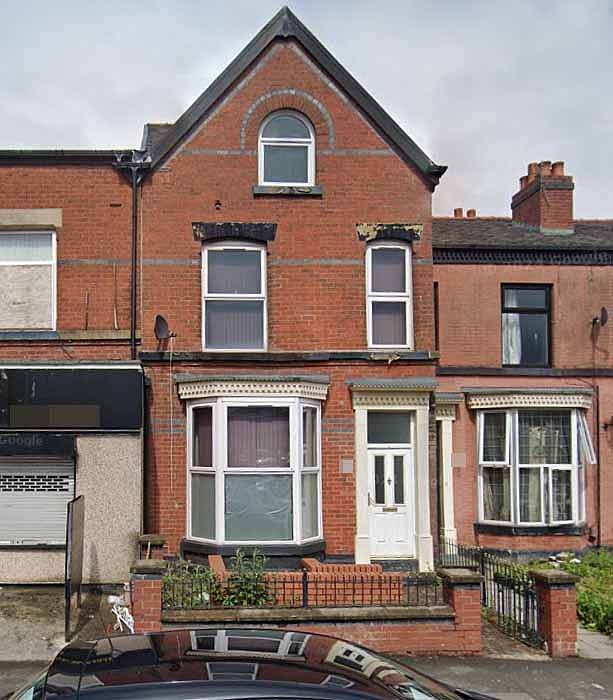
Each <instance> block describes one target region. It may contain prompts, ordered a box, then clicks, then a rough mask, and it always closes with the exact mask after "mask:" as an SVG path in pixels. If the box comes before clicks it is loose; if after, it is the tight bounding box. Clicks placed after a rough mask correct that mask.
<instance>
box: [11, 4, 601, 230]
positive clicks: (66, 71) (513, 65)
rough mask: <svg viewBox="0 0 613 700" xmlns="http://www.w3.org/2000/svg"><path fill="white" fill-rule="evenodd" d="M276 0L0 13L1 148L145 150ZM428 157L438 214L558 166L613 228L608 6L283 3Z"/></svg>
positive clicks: (580, 213)
mask: <svg viewBox="0 0 613 700" xmlns="http://www.w3.org/2000/svg"><path fill="white" fill-rule="evenodd" d="M281 4H282V2H280V1H279V0H259V2H254V1H253V0H226V1H225V2H214V1H213V0H204V1H201V2H196V1H193V0H192V1H190V0H176V1H175V2H171V1H170V0H169V1H167V2H162V1H158V2H152V1H151V0H148V2H136V1H135V0H133V1H130V2H127V1H123V2H120V1H116V0H105V2H97V3H94V2H90V1H89V0H85V1H84V0H81V1H75V2H66V1H64V2H62V1H57V2H53V3H49V2H32V1H28V0H24V1H22V2H14V1H13V0H1V2H0V26H2V27H3V32H2V33H3V41H2V43H1V44H0V134H1V135H0V148H35V147H45V148H56V147H60V148H67V147H71V146H72V147H75V146H80V147H92V148H108V147H115V146H127V147H133V146H137V145H138V144H139V143H140V137H141V130H142V125H143V123H144V122H145V121H174V120H175V119H176V118H177V117H178V116H179V114H180V113H181V112H182V111H183V110H184V109H185V108H186V107H187V106H188V105H189V104H190V103H191V102H192V101H193V100H194V99H195V98H196V97H197V96H198V95H199V94H200V93H201V92H202V91H203V90H204V89H205V88H206V87H207V85H208V84H209V83H210V82H211V80H212V79H213V78H214V77H215V76H216V75H217V74H218V73H219V72H220V71H221V70H222V69H223V68H224V67H225V66H226V65H227V64H228V63H229V61H230V60H231V59H232V58H233V57H234V56H235V55H236V53H238V51H240V49H241V48H242V47H243V46H244V45H245V44H246V43H247V42H248V41H249V39H251V38H252V36H253V35H254V34H255V33H256V32H257V31H258V30H259V29H260V28H261V27H262V26H263V25H264V24H265V23H266V22H267V21H268V20H269V19H270V17H271V16H272V15H273V14H274V13H275V12H276V11H277V10H278V9H279V7H280V6H281ZM289 5H290V7H291V9H292V10H293V11H294V12H295V13H296V14H297V15H298V16H299V17H300V19H302V21H303V22H305V24H307V26H308V27H309V28H310V29H311V30H312V31H313V32H314V33H315V34H316V35H317V36H318V38H319V39H320V40H321V41H322V42H323V43H324V44H325V45H326V46H327V48H328V49H330V51H332V53H333V54H334V55H335V56H336V58H337V59H338V60H339V61H340V62H341V63H342V64H343V65H344V66H345V67H346V68H347V69H348V70H349V71H351V72H352V73H353V75H354V76H355V77H356V78H357V79H358V80H359V81H360V82H361V83H362V84H363V85H364V87H365V88H366V89H367V90H369V92H370V93H371V94H372V95H373V96H374V97H375V98H376V99H377V100H378V101H379V102H380V103H381V104H382V106H383V107H384V108H385V109H387V110H388V111H389V113H390V114H391V115H392V116H393V117H394V118H395V119H396V120H397V121H398V122H399V123H400V125H401V126H402V127H403V128H404V129H405V130H406V131H407V132H408V133H409V134H410V135H411V137H412V138H413V139H414V140H415V141H417V143H419V144H420V146H421V147H422V148H423V149H424V150H425V151H426V152H427V153H428V155H429V156H430V157H431V158H433V159H434V160H435V161H437V162H439V163H443V164H446V165H448V166H449V171H448V173H447V174H446V175H445V176H444V177H443V180H442V184H441V185H440V186H439V188H438V189H437V191H436V194H435V199H434V209H435V213H436V214H440V215H446V214H450V213H451V210H452V208H453V207H454V206H463V207H465V208H468V207H475V208H476V209H477V211H478V213H479V214H482V215H508V213H509V211H510V210H509V202H510V197H511V194H512V193H513V192H514V191H515V190H516V189H517V180H518V178H519V176H520V175H522V174H524V172H525V168H526V166H527V164H528V162H529V161H531V160H545V159H547V160H565V161H566V163H567V172H569V173H570V174H572V175H574V176H575V181H576V191H575V214H576V216H577V217H582V218H591V217H601V218H602V217H609V218H613V202H612V197H611V194H612V190H613V90H612V87H613V60H612V53H611V46H612V44H613V39H612V38H613V1H609V0H581V1H580V2H577V1H576V0H574V1H571V2H555V0H550V1H549V2H542V1H540V0H534V1H531V2H527V1H518V0H513V1H511V0H507V1H506V2H503V1H501V2H495V1H492V0H490V1H484V2H460V1H459V0H456V1H453V0H446V1H443V0H440V1H438V2H434V1H432V0H430V1H423V2H411V1H410V0H378V1H377V2H374V1H373V0H369V1H367V0H353V1H349V0H293V1H292V2H290V3H289Z"/></svg>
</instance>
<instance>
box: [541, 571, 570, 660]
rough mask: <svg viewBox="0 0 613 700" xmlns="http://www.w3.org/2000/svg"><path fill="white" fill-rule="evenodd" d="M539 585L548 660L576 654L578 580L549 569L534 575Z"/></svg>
mask: <svg viewBox="0 0 613 700" xmlns="http://www.w3.org/2000/svg"><path fill="white" fill-rule="evenodd" d="M530 574H531V575H532V576H533V577H534V580H535V582H536V595H537V602H538V609H539V632H540V634H541V636H542V637H543V639H544V640H545V642H546V644H547V653H548V654H549V656H553V657H562V656H575V655H576V654H577V588H576V582H577V581H578V580H579V579H578V577H577V576H573V575H572V574H568V573H566V571H560V570H559V569H547V570H544V571H531V572H530Z"/></svg>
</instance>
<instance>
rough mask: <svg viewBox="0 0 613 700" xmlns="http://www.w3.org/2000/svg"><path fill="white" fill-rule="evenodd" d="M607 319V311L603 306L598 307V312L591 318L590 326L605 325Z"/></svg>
mask: <svg viewBox="0 0 613 700" xmlns="http://www.w3.org/2000/svg"><path fill="white" fill-rule="evenodd" d="M608 320H609V312H608V311H607V309H606V308H605V307H604V306H603V307H602V308H601V309H600V313H599V314H598V316H594V318H593V319H592V326H600V327H601V328H602V327H603V326H606V325H607V321H608Z"/></svg>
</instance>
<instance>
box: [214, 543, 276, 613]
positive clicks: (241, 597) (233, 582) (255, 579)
mask: <svg viewBox="0 0 613 700" xmlns="http://www.w3.org/2000/svg"><path fill="white" fill-rule="evenodd" d="M265 566H266V557H264V556H263V555H262V554H259V553H258V552H257V550H254V551H253V553H252V555H251V556H246V555H245V554H244V553H243V552H242V551H241V550H240V549H237V550H236V556H235V557H234V558H233V559H232V570H231V572H230V575H229V576H228V585H227V588H226V591H225V596H224V600H223V604H224V606H226V607H229V608H232V607H237V606H248V607H259V606H262V605H268V604H270V603H272V602H273V601H272V599H271V596H270V594H269V592H268V587H267V585H266V573H265Z"/></svg>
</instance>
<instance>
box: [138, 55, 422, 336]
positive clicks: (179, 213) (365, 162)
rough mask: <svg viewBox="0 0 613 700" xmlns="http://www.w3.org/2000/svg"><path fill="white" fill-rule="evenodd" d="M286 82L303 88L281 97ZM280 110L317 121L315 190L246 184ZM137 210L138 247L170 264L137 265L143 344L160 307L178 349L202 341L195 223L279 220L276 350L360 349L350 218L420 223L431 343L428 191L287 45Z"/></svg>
mask: <svg viewBox="0 0 613 700" xmlns="http://www.w3.org/2000/svg"><path fill="white" fill-rule="evenodd" d="M288 89H293V90H295V91H297V92H298V93H300V94H302V93H306V94H308V95H309V96H310V97H309V98H301V97H296V96H292V95H284V96H282V97H279V96H278V94H277V93H278V91H284V90H288ZM267 96H270V97H269V98H267ZM311 98H312V99H311ZM258 100H262V102H258ZM314 102H317V103H319V105H320V108H318V107H316V106H315V105H314ZM281 107H288V108H297V109H300V110H301V111H303V112H304V113H306V114H307V115H308V116H309V117H310V118H311V120H312V121H313V123H314V127H315V131H316V144H317V165H316V171H317V177H316V183H317V184H318V185H321V186H322V187H323V189H324V194H323V196H322V197H302V198H297V197H274V196H273V197H270V196H265V197H254V195H253V193H252V187H253V186H254V185H256V184H257V157H256V148H257V128H258V127H259V123H260V120H261V118H263V116H264V114H265V113H268V112H269V110H274V109H277V108H281ZM330 125H332V129H331V128H330ZM331 134H332V135H333V138H332V140H331ZM216 202H219V204H218V208H216V206H215V203H216ZM141 211H142V219H143V221H142V227H141V235H142V245H143V247H144V250H145V251H146V253H145V255H146V256H147V257H149V258H151V259H158V260H159V259H162V260H166V261H175V262H176V264H174V265H173V264H165V265H154V264H151V265H148V266H145V268H144V270H143V289H142V296H143V298H144V302H143V303H144V307H143V319H142V327H143V331H144V334H145V341H144V346H145V347H146V348H152V347H155V341H154V338H153V320H154V317H155V314H157V313H162V314H164V315H165V316H166V318H167V319H168V321H169V323H170V327H171V329H172V330H174V331H175V332H176V333H177V338H176V343H175V347H176V349H177V350H198V349H200V348H201V286H200V250H201V245H200V243H199V242H197V241H194V239H193V235H192V228H191V224H192V222H193V221H226V222H227V221H243V222H274V223H277V225H278V228H277V235H276V239H275V241H274V242H272V243H270V244H269V245H268V331H269V349H271V350H312V349H322V348H328V349H330V348H337V349H341V348H342V349H347V348H351V349H356V348H365V347H366V328H365V318H366V313H365V298H364V296H365V279H364V254H365V244H364V243H363V242H360V241H358V239H357V235H356V223H358V222H414V223H423V224H424V235H423V238H422V240H421V241H420V242H419V243H417V244H416V245H415V246H414V250H415V262H416V264H415V265H414V271H413V274H414V282H413V284H414V300H415V345H416V347H417V348H422V349H430V348H432V345H433V323H432V293H431V291H432V266H431V264H430V259H431V245H430V218H431V193H430V191H429V188H428V186H427V185H426V184H425V183H424V181H423V179H422V178H421V176H420V175H419V174H418V173H417V172H416V171H414V170H412V169H411V168H410V167H408V166H407V165H406V164H405V163H404V162H403V161H401V160H400V158H399V157H398V156H396V155H395V154H393V152H392V151H391V150H390V149H389V148H388V146H387V144H386V143H385V142H384V141H383V140H382V139H381V138H380V137H379V135H378V134H377V133H376V131H375V130H374V129H373V128H372V127H371V126H370V125H369V124H368V123H367V122H366V120H365V119H364V118H363V117H362V116H360V114H359V113H358V111H357V110H356V109H355V108H354V107H353V106H352V104H351V103H350V102H349V101H348V100H347V99H346V98H344V97H343V96H341V95H340V93H339V92H338V90H337V89H336V88H335V87H332V86H331V85H330V84H329V82H328V80H327V79H326V78H324V77H323V75H322V74H321V73H320V72H319V71H318V70H317V69H316V68H315V67H314V66H312V65H311V64H310V62H309V61H308V60H306V59H305V58H303V57H301V55H298V53H297V52H296V51H295V50H294V49H293V48H292V45H288V44H287V43H278V44H275V46H274V47H273V48H272V49H271V50H269V51H268V52H267V54H266V56H265V57H264V58H262V59H261V60H260V61H259V63H258V66H257V69H256V70H254V71H251V72H248V73H247V75H246V79H244V80H243V81H242V82H241V83H240V84H238V85H237V86H235V88H234V89H233V90H232V91H231V92H230V94H229V96H228V98H227V99H226V100H225V101H224V103H223V104H222V106H221V107H220V108H219V109H218V110H217V111H215V112H214V113H213V115H212V116H211V117H210V118H209V119H208V121H207V122H206V123H205V124H204V126H203V127H202V128H200V129H199V130H197V131H195V133H194V134H193V135H192V136H191V137H190V139H189V140H188V141H186V142H185V143H184V144H182V145H181V147H180V148H179V149H178V150H177V151H176V152H175V154H174V155H173V156H172V157H171V158H170V159H169V160H168V161H167V163H165V165H164V167H163V168H162V169H160V170H159V171H157V172H155V173H154V174H153V175H152V176H151V177H150V178H149V179H148V180H147V181H146V182H145V185H144V187H143V195H142V204H141Z"/></svg>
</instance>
